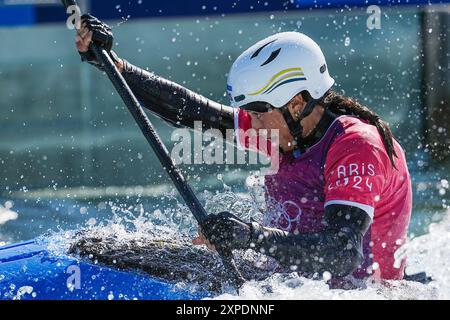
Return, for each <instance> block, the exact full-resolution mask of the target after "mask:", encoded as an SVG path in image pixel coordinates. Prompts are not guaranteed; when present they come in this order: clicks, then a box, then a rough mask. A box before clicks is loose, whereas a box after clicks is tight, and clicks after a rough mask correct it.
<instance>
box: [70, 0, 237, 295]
mask: <svg viewBox="0 0 450 320" xmlns="http://www.w3.org/2000/svg"><path fill="white" fill-rule="evenodd" d="M62 3H63V5H64V7H65V8H66V9H67V8H68V7H70V6H75V5H76V1H74V0H62ZM90 49H91V50H92V52H93V53H94V54H95V56H96V58H97V61H98V62H99V63H100V64H101V65H102V66H103V69H104V70H105V72H106V74H107V75H108V77H109V80H111V82H112V84H113V85H114V87H115V88H116V90H117V92H118V93H119V95H120V97H121V98H122V100H123V102H124V103H125V105H126V106H127V107H128V110H129V111H130V112H131V114H132V115H133V117H134V120H136V122H137V124H138V125H139V128H140V129H141V131H142V133H143V134H144V136H145V138H146V139H147V141H148V143H149V144H150V146H151V147H152V149H153V151H154V152H155V153H156V156H157V157H158V159H159V161H160V162H161V164H162V165H163V167H164V169H165V170H166V172H167V173H168V174H169V176H170V178H171V179H172V182H173V183H174V184H175V187H176V188H177V190H178V192H179V193H180V194H181V196H182V197H183V199H184V201H185V202H186V204H187V206H188V207H189V209H190V211H191V212H192V214H193V215H194V217H195V219H196V220H197V222H198V223H199V224H200V225H201V224H202V222H204V221H205V220H206V218H207V216H208V214H207V213H206V211H205V209H204V208H203V206H202V205H201V204H200V202H199V200H198V198H197V197H196V196H195V194H194V192H193V191H192V189H191V187H190V186H189V185H188V183H187V182H186V179H185V178H184V176H183V174H182V173H181V171H180V170H179V169H178V168H177V167H176V166H175V164H174V163H173V161H172V158H171V157H170V155H169V151H168V150H167V148H166V146H165V145H164V144H163V142H162V141H161V138H160V137H159V135H158V134H157V132H156V130H155V128H154V127H153V124H152V123H151V122H150V119H149V118H148V117H147V115H146V114H145V112H144V110H143V109H142V107H141V105H140V103H139V102H138V100H137V99H136V97H135V95H134V94H133V92H132V91H131V89H130V87H129V86H128V84H127V83H126V81H125V79H124V78H123V77H122V75H121V74H120V72H119V70H117V67H116V65H115V64H114V62H113V61H112V60H111V57H110V56H109V54H108V52H106V50H105V49H103V48H101V47H99V46H97V45H95V44H94V43H93V44H91V47H90ZM219 255H220V256H221V258H222V262H223V265H224V267H225V269H226V270H227V271H229V272H230V280H231V283H232V284H234V285H235V286H237V287H240V286H241V285H242V284H243V283H244V281H245V280H244V278H243V277H242V275H241V274H240V273H239V271H238V270H237V268H236V265H235V263H234V261H233V254H232V252H231V250H230V249H222V250H219Z"/></svg>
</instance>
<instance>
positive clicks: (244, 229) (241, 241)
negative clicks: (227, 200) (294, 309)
mask: <svg viewBox="0 0 450 320" xmlns="http://www.w3.org/2000/svg"><path fill="white" fill-rule="evenodd" d="M371 221H372V220H371V218H370V216H369V214H368V213H366V212H365V211H364V210H362V209H360V208H357V207H352V206H346V205H329V206H327V207H326V208H325V215H324V223H325V226H326V227H325V229H324V230H323V231H321V232H316V233H305V234H294V233H288V232H285V231H281V230H278V229H272V228H265V227H262V226H261V225H259V224H258V223H256V222H252V223H245V222H243V221H242V220H240V219H239V218H237V217H236V216H234V215H232V214H230V213H227V212H223V213H221V214H219V215H217V216H214V215H210V216H209V217H208V220H207V221H206V222H205V223H204V224H203V225H202V226H201V232H200V237H199V238H197V239H196V240H194V244H207V245H208V246H209V247H211V248H214V247H217V246H219V247H221V246H223V247H227V248H230V249H250V248H251V249H254V250H256V251H257V252H261V253H263V254H266V255H268V256H271V257H273V258H275V259H277V260H278V261H279V262H280V263H282V264H284V265H286V266H296V267H297V270H299V271H301V272H306V273H311V274H313V273H319V274H323V273H324V272H325V271H328V272H330V273H331V274H332V275H333V277H343V276H346V275H348V274H350V273H352V272H353V271H355V270H356V269H357V268H358V267H359V265H360V264H361V263H362V262H363V260H364V255H363V246H362V243H363V237H364V234H365V233H366V232H367V230H368V228H369V226H370V224H371ZM203 234H204V236H203Z"/></svg>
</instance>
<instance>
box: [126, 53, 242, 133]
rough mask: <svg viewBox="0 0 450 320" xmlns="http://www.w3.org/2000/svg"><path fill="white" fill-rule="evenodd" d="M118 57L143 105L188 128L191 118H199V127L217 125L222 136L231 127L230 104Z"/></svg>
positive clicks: (210, 127)
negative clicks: (211, 98)
mask: <svg viewBox="0 0 450 320" xmlns="http://www.w3.org/2000/svg"><path fill="white" fill-rule="evenodd" d="M122 61H123V68H122V75H123V77H124V78H125V80H126V81H127V83H128V85H129V86H130V88H131V89H132V90H133V92H134V94H135V95H136V96H137V98H138V99H139V100H141V102H142V103H143V105H144V106H145V107H146V108H147V109H149V110H150V111H152V112H153V113H155V114H156V115H158V116H160V117H161V118H163V119H164V120H166V121H168V122H170V123H172V124H173V125H176V126H185V127H190V128H193V127H194V121H201V122H202V127H203V130H207V129H219V130H220V131H221V132H222V134H223V137H224V138H225V137H226V130H227V129H234V116H233V109H232V108H231V107H229V106H225V105H222V104H219V103H217V102H215V101H212V100H210V99H207V98H205V97H204V96H202V95H200V94H197V93H195V92H193V91H191V90H189V89H186V88H184V87H183V86H181V85H179V84H176V83H174V82H172V81H169V80H167V79H164V78H162V77H159V76H156V75H154V74H152V73H150V72H148V71H145V70H143V69H141V68H139V67H136V66H134V65H132V64H130V63H129V62H127V61H125V60H122Z"/></svg>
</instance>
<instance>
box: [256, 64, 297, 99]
mask: <svg viewBox="0 0 450 320" xmlns="http://www.w3.org/2000/svg"><path fill="white" fill-rule="evenodd" d="M291 71H300V72H303V70H302V68H289V69H285V70H282V71H280V72H278V73H277V74H276V75H274V76H273V77H272V78H271V79H270V81H269V82H268V83H267V84H266V85H265V86H264V87H262V88H261V89H259V90H258V91H256V92H253V93H249V94H248V95H250V96H256V95H257V94H260V93H261V92H263V91H264V90H266V89H267V88H268V87H269V86H270V85H271V84H272V83H273V82H274V81H275V80H277V78H278V77H279V76H281V75H283V74H285V73H288V72H291ZM302 75H303V74H302Z"/></svg>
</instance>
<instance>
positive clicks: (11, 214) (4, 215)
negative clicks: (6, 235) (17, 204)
mask: <svg viewBox="0 0 450 320" xmlns="http://www.w3.org/2000/svg"><path fill="white" fill-rule="evenodd" d="M11 207H12V204H11V202H7V203H5V206H2V205H0V225H2V224H5V223H7V222H8V221H11V220H16V219H17V218H18V217H19V215H18V214H17V212H15V211H12V210H11Z"/></svg>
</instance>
